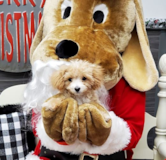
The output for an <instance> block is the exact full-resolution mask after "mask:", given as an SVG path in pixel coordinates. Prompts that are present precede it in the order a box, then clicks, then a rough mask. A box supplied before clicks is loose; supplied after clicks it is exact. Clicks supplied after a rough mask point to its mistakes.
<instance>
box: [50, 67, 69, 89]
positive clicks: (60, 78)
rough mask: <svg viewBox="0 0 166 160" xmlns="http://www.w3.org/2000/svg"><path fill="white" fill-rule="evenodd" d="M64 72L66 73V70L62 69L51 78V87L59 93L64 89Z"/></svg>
mask: <svg viewBox="0 0 166 160" xmlns="http://www.w3.org/2000/svg"><path fill="white" fill-rule="evenodd" d="M65 72H66V69H65V68H62V69H60V70H58V71H56V72H54V73H53V75H52V76H51V84H52V86H53V87H54V88H56V89H58V90H60V91H63V90H64V88H65V81H64V75H65Z"/></svg>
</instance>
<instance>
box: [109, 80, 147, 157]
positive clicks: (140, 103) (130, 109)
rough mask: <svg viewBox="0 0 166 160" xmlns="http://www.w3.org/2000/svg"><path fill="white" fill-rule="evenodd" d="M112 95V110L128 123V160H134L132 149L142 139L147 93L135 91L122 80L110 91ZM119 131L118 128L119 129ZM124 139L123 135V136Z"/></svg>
mask: <svg viewBox="0 0 166 160" xmlns="http://www.w3.org/2000/svg"><path fill="white" fill-rule="evenodd" d="M109 94H110V98H111V100H110V110H112V111H114V113H115V114H116V115H117V116H118V117H120V118H122V119H123V120H124V121H126V122H127V124H128V126H129V128H130V132H131V140H130V143H129V144H128V146H127V147H126V148H125V149H124V150H127V160H131V159H132V154H133V152H132V149H133V148H135V146H136V144H137V143H138V141H139V139H140V138H141V135H142V132H143V127H144V119H145V93H144V92H140V91H137V90H134V89H133V88H131V87H130V86H129V84H128V83H127V82H126V81H125V80H124V79H123V78H122V79H121V80H120V81H119V82H118V84H117V85H116V86H115V87H114V88H112V89H111V90H110V91H109ZM117 130H118V128H117ZM122 137H123V135H122Z"/></svg>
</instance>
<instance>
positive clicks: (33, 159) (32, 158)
mask: <svg viewBox="0 0 166 160" xmlns="http://www.w3.org/2000/svg"><path fill="white" fill-rule="evenodd" d="M25 160H40V158H39V157H38V156H36V155H33V152H30V153H29V154H28V155H27V156H26V159H25Z"/></svg>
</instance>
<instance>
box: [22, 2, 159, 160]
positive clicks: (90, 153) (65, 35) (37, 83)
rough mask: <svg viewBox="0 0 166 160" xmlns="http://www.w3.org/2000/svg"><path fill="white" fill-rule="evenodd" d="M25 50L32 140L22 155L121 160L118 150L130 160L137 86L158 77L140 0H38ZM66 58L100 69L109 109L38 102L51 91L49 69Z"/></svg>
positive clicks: (140, 117)
mask: <svg viewBox="0 0 166 160" xmlns="http://www.w3.org/2000/svg"><path fill="white" fill-rule="evenodd" d="M30 56H31V57H30V58H31V64H32V71H33V77H32V81H31V82H30V83H29V84H28V86H27V89H26V91H25V94H24V95H25V103H26V105H25V108H26V109H27V110H28V111H31V110H32V112H33V118H32V124H33V127H34V132H35V134H36V136H38V138H39V142H38V145H37V147H36V149H35V151H34V152H32V153H29V155H28V156H27V157H26V159H27V160H39V159H42V160H48V159H50V160H54V159H58V160H69V159H70V160H78V159H80V160H83V159H85V160H89V159H96V160H97V159H99V160H103V159H104V160H107V159H109V160H114V159H118V160H121V159H124V150H126V151H127V160H131V159H132V148H134V147H135V146H136V144H137V143H138V141H139V139H140V137H141V134H142V131H143V126H144V114H145V91H147V90H149V89H151V88H153V87H154V86H155V84H156V83H157V80H158V72H157V70H156V66H155V63H154V61H153V58H152V55H151V52H150V48H149V42H148V38H147V33H146V30H145V26H144V19H143V15H142V6H141V0H116V1H114V0H46V3H45V8H44V13H43V18H42V20H41V23H40V26H39V28H38V30H37V33H36V35H35V38H34V40H33V43H32V46H31V51H30ZM73 59H81V60H86V61H89V62H90V63H94V64H98V65H100V66H102V68H104V85H105V87H106V89H107V90H108V92H109V112H108V111H107V110H106V109H104V108H103V106H101V105H100V104H97V103H85V104H82V105H80V106H79V105H78V104H77V101H76V100H74V99H72V98H67V99H65V100H64V101H63V102H62V104H61V107H59V108H57V109H55V110H54V111H51V110H47V109H45V108H44V107H42V104H43V103H44V102H45V101H46V100H47V99H48V98H51V97H53V96H54V95H55V94H56V93H57V91H54V89H53V88H52V87H51V85H50V81H49V77H50V75H51V74H52V72H53V71H56V70H58V69H59V68H60V67H61V66H62V65H64V64H65V65H68V63H70V62H69V61H70V60H73ZM103 95H104V93H102V91H101V96H103ZM106 117H107V118H106ZM108 117H109V119H108Z"/></svg>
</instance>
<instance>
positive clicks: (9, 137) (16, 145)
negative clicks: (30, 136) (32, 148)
mask: <svg viewBox="0 0 166 160" xmlns="http://www.w3.org/2000/svg"><path fill="white" fill-rule="evenodd" d="M26 123H27V118H26V114H25V113H22V112H14V113H11V114H3V115H0V160H24V159H25V156H26V155H27V153H28V146H27V139H26Z"/></svg>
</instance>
